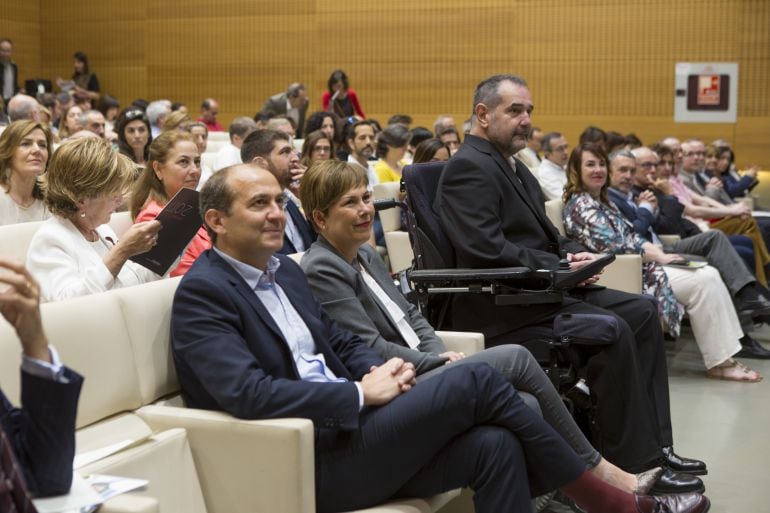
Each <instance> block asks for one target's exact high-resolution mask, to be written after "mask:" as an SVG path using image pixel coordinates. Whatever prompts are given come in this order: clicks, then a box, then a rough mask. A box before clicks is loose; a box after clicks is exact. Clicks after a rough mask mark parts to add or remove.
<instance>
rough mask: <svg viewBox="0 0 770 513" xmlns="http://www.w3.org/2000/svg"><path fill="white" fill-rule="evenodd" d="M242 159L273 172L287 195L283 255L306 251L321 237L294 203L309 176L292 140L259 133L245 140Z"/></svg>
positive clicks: (282, 135) (271, 132) (275, 132)
mask: <svg viewBox="0 0 770 513" xmlns="http://www.w3.org/2000/svg"><path fill="white" fill-rule="evenodd" d="M241 160H243V162H244V163H248V162H253V163H255V164H257V165H258V166H260V167H262V168H264V169H267V170H268V171H270V172H271V173H272V174H273V176H274V177H275V178H276V180H278V183H279V184H280V185H281V187H282V188H283V190H284V192H285V193H286V194H287V197H288V199H289V201H287V202H286V214H287V216H286V227H285V233H284V243H283V247H282V248H281V249H280V251H279V253H282V254H284V255H290V254H292V253H299V252H301V251H305V250H306V249H307V248H309V247H310V245H311V244H312V243H313V241H315V239H316V237H317V235H316V233H315V230H313V227H312V226H311V225H310V223H309V222H308V220H307V219H305V216H304V215H303V214H302V212H301V211H300V209H299V207H298V206H297V205H296V204H295V203H294V201H295V200H296V196H294V195H291V194H290V193H294V194H296V193H297V191H298V187H299V181H300V179H301V178H302V175H303V174H305V169H304V167H303V166H302V165H301V164H300V163H299V157H297V152H295V151H294V147H293V146H292V144H291V138H290V137H289V136H288V135H286V134H285V133H283V132H280V131H278V130H270V129H264V130H255V131H253V132H252V133H250V134H249V135H248V136H247V137H246V139H244V141H243V145H242V146H241Z"/></svg>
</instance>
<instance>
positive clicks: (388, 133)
mask: <svg viewBox="0 0 770 513" xmlns="http://www.w3.org/2000/svg"><path fill="white" fill-rule="evenodd" d="M409 135H410V134H409V129H408V128H406V127H405V126H404V125H399V124H396V125H390V126H388V127H387V128H386V129H385V130H383V131H382V132H380V135H379V136H377V151H376V155H377V158H379V160H378V161H377V163H376V164H374V170H375V172H376V173H377V180H379V182H380V183H383V182H398V181H400V180H401V170H402V169H403V167H404V165H405V163H404V161H403V159H404V155H405V154H406V150H407V147H408V145H409Z"/></svg>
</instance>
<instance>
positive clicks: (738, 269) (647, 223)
mask: <svg viewBox="0 0 770 513" xmlns="http://www.w3.org/2000/svg"><path fill="white" fill-rule="evenodd" d="M657 167H658V156H657V154H655V152H653V151H652V150H650V149H649V148H645V147H641V148H636V149H634V150H632V151H625V150H622V151H618V152H614V153H612V154H611V155H610V188H609V190H608V194H609V199H610V200H612V202H613V203H614V204H615V206H617V207H618V210H620V212H621V213H622V214H623V216H624V217H626V218H627V219H628V220H629V221H631V223H632V224H633V226H634V231H636V233H638V234H639V235H640V236H642V237H644V238H645V239H646V240H647V241H648V242H651V243H653V244H656V245H659V246H663V247H664V249H665V251H666V252H667V253H680V254H681V253H684V254H691V255H698V256H702V257H705V258H706V260H707V261H708V263H709V264H710V265H712V266H713V267H715V268H716V269H717V270H718V271H719V274H720V275H721V276H722V281H724V283H725V285H726V286H727V289H728V290H729V291H730V295H731V297H732V298H733V302H734V303H735V309H736V312H737V313H738V317H739V319H740V320H741V324H742V325H744V326H746V327H747V328H750V327H752V325H753V323H752V318H753V317H758V316H761V315H766V314H768V313H770V301H768V300H766V299H765V298H763V297H761V296H760V295H759V293H758V289H757V280H756V279H755V278H754V276H753V275H752V274H751V273H750V272H749V271H748V269H746V266H745V265H744V264H743V261H742V260H741V257H740V256H739V255H738V253H736V251H735V249H733V247H732V245H731V244H730V241H729V240H728V239H727V237H726V236H725V234H724V233H722V232H721V231H719V230H710V231H707V232H703V233H700V232H699V233H698V234H696V235H692V236H690V237H685V238H682V239H681V240H679V241H678V242H677V243H675V244H674V245H672V246H668V247H665V246H664V245H663V244H662V243H661V241H660V239H659V238H658V235H657V233H656V232H655V221H656V219H657V217H658V214H659V211H660V209H659V208H658V197H657V196H656V195H655V193H654V192H653V191H652V190H651V184H652V183H653V182H652V180H654V177H655V170H656V169H657ZM672 201H674V202H676V198H673V197H672V196H668V197H663V198H661V203H662V204H665V205H666V206H665V207H663V208H666V209H669V210H670V209H671V206H670V203H671V202H672ZM677 203H678V202H677ZM674 208H675V207H674ZM680 217H681V214H680ZM740 341H741V345H742V346H743V349H742V350H741V352H740V353H739V354H738V355H737V356H742V357H749V358H752V357H753V358H770V351H767V350H766V349H764V348H763V347H762V346H761V345H760V344H759V343H758V342H757V341H756V340H754V339H753V338H752V337H751V336H749V335H746V334H745V335H744V336H743V337H742V338H741V339H740Z"/></svg>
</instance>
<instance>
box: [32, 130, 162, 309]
mask: <svg viewBox="0 0 770 513" xmlns="http://www.w3.org/2000/svg"><path fill="white" fill-rule="evenodd" d="M133 181H134V164H133V163H132V162H131V160H130V159H129V158H128V157H126V156H125V155H122V154H120V153H117V152H114V151H112V147H111V146H110V144H109V143H108V142H107V141H105V140H104V139H97V138H83V139H76V140H73V141H68V142H66V143H64V144H62V145H61V146H60V147H59V148H58V149H57V150H56V152H55V153H54V155H53V157H52V158H51V163H50V165H49V166H48V172H47V173H46V174H45V176H44V179H43V190H44V192H45V203H46V205H47V206H48V209H49V210H50V211H51V213H52V214H53V216H52V217H51V218H50V219H48V220H47V221H46V222H45V223H44V224H43V225H42V226H41V227H40V229H39V230H38V231H37V232H36V233H35V236H34V237H33V238H32V242H30V245H29V251H28V253H27V267H28V268H29V270H30V272H31V273H32V275H33V276H35V278H36V279H37V280H38V282H39V283H40V287H41V297H42V298H43V300H44V301H60V300H64V299H69V298H72V297H76V296H85V295H88V294H94V293H97V292H104V291H106V290H111V289H115V288H120V287H126V286H130V285H137V284H140V283H145V282H148V281H152V280H157V279H158V278H160V276H158V275H157V274H155V273H153V272H151V271H149V270H148V269H146V268H144V267H142V266H140V265H139V264H136V263H134V262H131V261H129V260H128V259H129V257H131V256H134V255H138V254H140V253H144V252H146V251H149V250H150V248H152V247H153V246H154V245H155V244H156V242H157V238H158V231H159V230H160V228H161V226H160V223H159V222H158V221H148V222H146V223H139V224H135V225H134V226H132V227H131V228H129V229H128V231H126V233H124V234H123V237H122V238H121V239H120V240H118V237H117V236H116V235H115V232H114V231H113V230H112V228H110V226H109V225H108V224H107V223H108V222H109V220H110V215H111V214H112V213H113V212H114V211H115V209H116V208H117V207H118V205H120V204H121V203H122V202H123V194H124V192H125V191H126V190H127V189H128V187H129V186H130V184H131V183H132V182H133Z"/></svg>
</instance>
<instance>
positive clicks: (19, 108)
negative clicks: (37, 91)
mask: <svg viewBox="0 0 770 513" xmlns="http://www.w3.org/2000/svg"><path fill="white" fill-rule="evenodd" d="M6 111H7V112H8V117H9V118H10V120H11V121H19V120H22V119H28V120H30V121H39V120H40V104H39V103H38V102H37V100H36V99H34V98H32V97H31V96H27V95H26V94H24V93H19V94H17V95H16V96H14V97H13V98H11V100H10V101H9V102H8V107H7V108H6Z"/></svg>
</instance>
